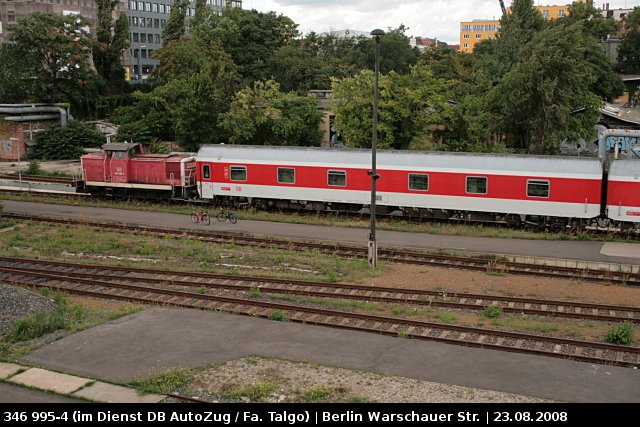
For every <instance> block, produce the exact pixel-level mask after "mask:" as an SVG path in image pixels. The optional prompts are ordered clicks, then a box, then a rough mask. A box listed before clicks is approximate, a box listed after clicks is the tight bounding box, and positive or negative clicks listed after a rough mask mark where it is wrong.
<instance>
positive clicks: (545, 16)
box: [542, 10, 549, 19]
mask: <svg viewBox="0 0 640 427" xmlns="http://www.w3.org/2000/svg"><path fill="white" fill-rule="evenodd" d="M542 16H543V17H544V19H549V11H548V10H543V11H542Z"/></svg>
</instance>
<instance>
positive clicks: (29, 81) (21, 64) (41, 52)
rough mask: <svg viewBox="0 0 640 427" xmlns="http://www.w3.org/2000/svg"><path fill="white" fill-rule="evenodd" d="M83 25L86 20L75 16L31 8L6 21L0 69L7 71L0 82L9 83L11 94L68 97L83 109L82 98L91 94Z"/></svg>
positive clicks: (35, 98) (59, 99) (27, 97)
mask: <svg viewBox="0 0 640 427" xmlns="http://www.w3.org/2000/svg"><path fill="white" fill-rule="evenodd" d="M86 27H88V22H87V21H85V20H84V19H83V18H80V17H78V16H58V15H54V14H44V13H33V14H31V15H29V16H26V17H24V18H23V19H21V20H20V21H18V23H17V24H15V25H12V26H10V34H9V40H10V41H11V42H12V43H11V44H6V45H2V54H0V56H1V57H2V58H3V61H2V62H0V69H2V71H0V74H2V75H7V74H10V77H9V81H8V82H3V84H6V83H9V84H11V85H15V86H14V87H12V88H9V92H10V93H11V94H13V98H14V99H22V100H28V101H36V102H50V103H53V102H73V103H74V104H75V105H76V106H77V107H80V108H83V107H84V106H83V105H81V104H82V103H83V101H86V100H88V99H89V98H90V97H92V96H95V94H96V86H95V79H94V75H95V74H94V72H93V70H92V69H91V65H90V63H89V58H88V56H87V52H88V51H90V49H91V45H92V39H91V36H90V34H89V33H88V32H86V30H85V28H86ZM4 60H6V61H7V62H6V63H5V62H4ZM3 89H4V88H3ZM3 98H4V97H3ZM79 104H80V105H79Z"/></svg>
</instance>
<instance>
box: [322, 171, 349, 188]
mask: <svg viewBox="0 0 640 427" xmlns="http://www.w3.org/2000/svg"><path fill="white" fill-rule="evenodd" d="M327 183H328V184H329V186H331V187H345V186H346V185H347V172H345V171H329V172H327Z"/></svg>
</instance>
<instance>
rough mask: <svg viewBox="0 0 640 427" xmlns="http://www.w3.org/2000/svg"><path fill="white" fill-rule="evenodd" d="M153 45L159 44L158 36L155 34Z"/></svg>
mask: <svg viewBox="0 0 640 427" xmlns="http://www.w3.org/2000/svg"><path fill="white" fill-rule="evenodd" d="M154 43H155V44H160V34H156V35H155V40H154Z"/></svg>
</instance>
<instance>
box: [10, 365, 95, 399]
mask: <svg viewBox="0 0 640 427" xmlns="http://www.w3.org/2000/svg"><path fill="white" fill-rule="evenodd" d="M11 381H12V382H14V383H18V384H23V385H27V386H30V387H35V388H38V389H40V390H48V391H54V392H56V393H62V394H68V393H71V392H73V391H76V390H78V389H79V388H80V387H84V386H86V385H87V384H89V383H90V382H93V381H94V380H90V379H87V378H80V377H76V376H73V375H67V374H60V373H58V372H51V371H47V370H44V369H40V368H31V369H28V370H26V371H24V372H22V373H20V374H18V375H14V376H13V377H11Z"/></svg>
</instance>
